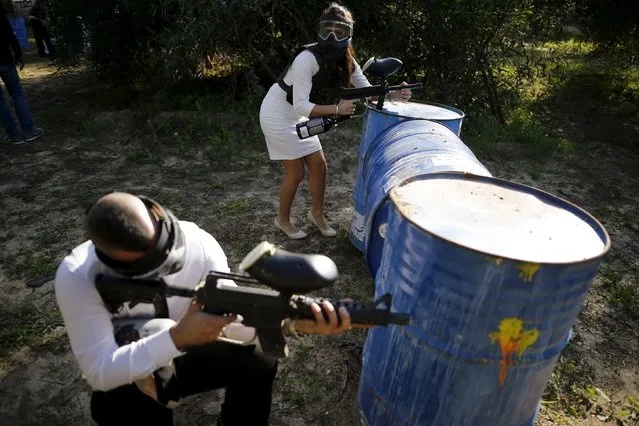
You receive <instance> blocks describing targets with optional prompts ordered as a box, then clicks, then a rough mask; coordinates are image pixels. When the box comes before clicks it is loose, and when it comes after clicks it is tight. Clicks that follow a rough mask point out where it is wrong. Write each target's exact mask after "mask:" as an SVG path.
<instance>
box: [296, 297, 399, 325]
mask: <svg viewBox="0 0 639 426" xmlns="http://www.w3.org/2000/svg"><path fill="white" fill-rule="evenodd" d="M324 301H328V302H330V303H331V304H332V305H333V306H334V307H335V310H338V309H339V308H341V307H345V308H346V309H347V310H348V313H349V315H350V317H351V323H353V324H362V325H389V324H395V325H409V324H410V317H409V316H408V315H407V314H402V313H396V312H391V311H390V309H381V308H379V307H378V306H377V305H375V304H372V303H358V302H349V301H344V300H335V299H323V298H313V297H308V296H293V297H292V302H293V303H291V309H290V311H289V312H288V316H289V317H290V318H291V319H314V318H315V316H314V315H313V311H312V310H311V305H312V304H313V302H315V303H317V304H319V305H320V306H321V304H322V302H324ZM322 312H324V311H322ZM338 321H339V316H338Z"/></svg>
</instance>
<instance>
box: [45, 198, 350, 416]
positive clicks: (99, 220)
mask: <svg viewBox="0 0 639 426" xmlns="http://www.w3.org/2000/svg"><path fill="white" fill-rule="evenodd" d="M87 233H88V236H89V240H88V241H86V242H84V243H82V244H80V245H79V246H78V247H76V248H75V249H73V251H72V252H71V253H70V254H69V255H68V256H67V257H66V258H65V259H64V260H63V261H62V263H61V264H60V266H59V267H58V270H57V273H56V278H55V294H56V300H57V302H58V306H59V308H60V312H61V313H62V318H63V319H64V323H65V326H66V329H67V333H68V336H69V340H70V343H71V348H72V350H73V353H74V355H75V357H76V359H77V361H78V364H79V367H80V370H81V371H82V373H83V374H84V376H85V377H86V380H87V382H88V383H89V384H90V385H91V388H92V396H91V414H92V418H93V419H94V420H95V421H96V422H97V423H98V424H100V425H111V424H123V423H124V424H129V423H137V424H153V425H154V426H155V425H172V424H173V416H172V410H171V409H170V408H167V406H166V401H159V399H158V394H159V390H160V389H155V385H157V384H159V382H158V380H157V375H158V372H160V371H164V372H166V371H167V370H168V371H169V372H171V371H174V372H175V374H173V375H172V376H171V378H170V381H169V382H168V383H170V384H171V387H172V389H174V390H175V389H177V393H178V396H177V399H178V400H179V398H180V397H186V396H190V395H194V394H197V393H201V392H205V391H208V390H212V389H218V388H225V389H226V394H225V402H224V404H223V405H222V412H221V416H220V420H219V421H218V424H223V425H236V424H237V425H240V424H241V425H246V424H251V425H262V424H264V425H266V424H268V418H269V415H270V406H271V391H272V385H273V380H274V379H275V375H276V372H277V362H276V360H274V359H271V358H266V357H264V356H262V355H261V354H260V353H259V351H256V350H255V348H256V343H257V338H256V332H255V329H254V328H251V327H246V326H243V325H242V324H240V323H239V322H237V321H236V316H224V317H222V316H215V315H210V314H208V313H205V312H203V311H202V310H201V306H199V305H198V304H196V303H195V302H193V301H192V300H189V299H187V298H183V297H169V298H166V299H164V300H163V301H162V302H163V303H160V304H157V305H153V304H150V303H139V304H135V305H133V304H130V303H125V304H124V305H123V306H121V307H120V309H118V310H117V312H112V311H111V310H109V309H108V308H107V304H105V301H104V300H103V299H102V297H101V295H100V293H98V291H97V290H96V287H95V285H94V278H95V276H96V275H97V274H99V273H106V274H110V275H121V276H126V277H133V278H143V279H160V278H161V279H163V280H164V281H165V282H166V283H167V284H170V285H172V286H179V287H185V288H194V287H195V286H196V285H197V284H199V283H200V282H201V281H202V280H203V279H205V277H206V275H207V273H208V272H209V271H211V270H215V271H219V272H230V269H229V266H228V264H227V259H226V256H225V254H224V252H223V250H222V248H221V247H220V245H219V244H218V243H217V241H216V240H215V239H214V238H213V237H212V236H211V235H210V234H208V233H207V232H206V231H204V230H202V229H201V228H199V227H198V226H197V225H196V224H194V223H192V222H185V221H178V220H177V219H176V218H175V217H174V216H173V214H172V213H171V212H170V211H169V210H166V209H164V208H162V207H161V206H160V205H159V204H158V203H156V202H155V201H153V200H151V199H148V198H146V197H138V196H135V195H132V194H128V193H124V192H112V193H109V194H106V195H104V196H102V197H101V198H99V199H98V200H97V201H96V202H95V203H94V204H93V205H92V206H91V207H90V208H89V209H88V210H87ZM229 283H230V284H234V283H233V282H232V281H231V282H229ZM312 309H313V313H314V314H315V321H313V320H303V321H299V320H298V321H297V322H296V325H295V328H296V330H297V331H299V332H300V333H305V334H323V335H328V334H335V333H340V332H343V331H345V330H348V329H350V327H351V323H350V317H349V315H348V312H347V311H346V310H345V309H344V308H340V310H339V314H337V313H336V311H335V309H334V308H333V306H331V305H330V304H328V303H327V304H325V305H323V307H322V308H320V307H319V306H317V305H314V306H313V307H312ZM322 309H323V310H324V315H326V317H327V318H328V321H327V320H325V319H324V315H323V314H322ZM160 311H164V312H160ZM338 315H339V319H340V321H338V318H337V317H338ZM154 316H155V317H158V316H160V317H162V316H164V317H168V318H169V319H170V320H172V321H170V320H165V321H169V327H166V328H164V329H163V330H161V331H158V332H153V333H146V334H147V335H146V337H141V338H139V339H138V340H134V341H130V342H129V341H126V342H125V343H123V342H122V341H120V344H118V341H116V335H115V334H117V333H118V329H117V327H114V323H116V324H117V322H118V321H121V319H122V318H131V317H154ZM289 327H290V324H289V323H287V322H286V321H285V324H283V327H282V328H283V332H284V335H288V333H289ZM293 331H294V332H295V330H293ZM220 336H223V337H226V338H229V339H233V340H239V341H241V342H243V345H240V344H231V343H225V342H215V341H216V340H217V339H218V337H220ZM212 342H215V343H212ZM187 349H188V350H187ZM163 377H165V376H163ZM165 383H166V382H165ZM156 391H158V392H156ZM173 399H176V398H173ZM160 402H164V403H165V405H162V404H160ZM139 422H142V423H139Z"/></svg>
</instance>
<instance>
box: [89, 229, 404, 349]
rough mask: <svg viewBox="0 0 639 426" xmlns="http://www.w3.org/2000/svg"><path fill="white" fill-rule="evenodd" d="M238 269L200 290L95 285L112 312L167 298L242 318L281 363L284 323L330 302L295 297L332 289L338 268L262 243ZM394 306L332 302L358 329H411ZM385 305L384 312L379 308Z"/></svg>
mask: <svg viewBox="0 0 639 426" xmlns="http://www.w3.org/2000/svg"><path fill="white" fill-rule="evenodd" d="M239 269H240V271H242V272H245V273H244V274H232V273H222V272H216V271H211V272H210V273H209V274H208V275H207V278H206V280H205V281H203V282H202V283H200V284H199V285H198V286H197V287H196V288H195V289H187V288H181V287H176V286H171V285H167V284H166V283H164V282H163V281H162V280H158V281H152V280H137V279H130V278H122V277H114V276H108V275H103V274H100V275H98V276H97V277H96V279H95V285H96V288H97V290H98V292H99V293H100V295H101V296H102V299H103V300H104V301H105V303H106V304H107V308H108V309H109V310H110V311H111V312H113V313H116V312H118V311H119V309H120V308H121V307H122V305H123V303H125V302H129V307H133V306H134V305H135V304H137V303H153V302H154V301H156V300H157V296H158V295H164V296H167V297H171V296H180V297H188V298H193V299H194V300H196V301H197V302H198V303H200V304H202V305H203V306H204V308H203V310H204V311H205V312H208V313H211V314H215V315H224V314H238V315H241V316H242V317H243V318H244V321H243V324H244V325H246V326H249V327H254V328H255V329H256V330H257V336H258V338H259V341H260V346H261V347H262V351H263V352H264V354H265V355H267V356H271V357H276V358H282V357H286V356H288V348H287V346H286V341H285V339H284V335H283V334H282V325H281V324H282V320H284V319H285V318H290V319H314V318H315V317H314V315H313V312H312V311H311V304H312V303H313V302H316V303H321V302H322V301H323V300H326V299H316V298H312V297H308V296H303V295H300V294H296V293H308V292H310V291H313V290H319V289H322V288H326V287H329V286H331V285H332V284H333V283H334V282H335V280H336V279H337V266H336V265H335V263H334V262H333V261H332V260H331V259H330V258H328V257H327V256H323V255H318V254H298V253H292V252H288V251H285V250H282V249H279V248H277V247H275V246H274V245H272V244H270V243H268V242H267V241H263V242H262V243H260V244H259V245H258V246H257V247H255V248H254V249H253V250H251V252H250V253H248V254H247V255H246V257H245V258H244V260H242V262H241V263H240V266H239ZM218 280H233V281H234V282H235V283H245V284H251V285H266V286H268V287H270V289H266V288H258V287H248V286H234V285H231V284H228V283H224V282H219V281H218ZM391 301H392V298H391V295H390V294H385V295H383V296H382V297H380V298H379V299H378V300H377V301H375V302H374V303H372V304H365V303H358V302H346V301H339V300H330V302H331V303H332V304H333V306H335V309H338V308H339V307H341V306H344V307H346V308H347V310H348V312H349V314H350V317H351V322H352V323H353V324H366V325H389V324H397V325H408V324H409V323H410V319H409V316H408V315H406V314H400V313H393V312H391V311H390V307H391ZM382 302H384V304H385V305H386V307H385V308H381V307H380V304H381V303H382ZM322 312H323V311H322Z"/></svg>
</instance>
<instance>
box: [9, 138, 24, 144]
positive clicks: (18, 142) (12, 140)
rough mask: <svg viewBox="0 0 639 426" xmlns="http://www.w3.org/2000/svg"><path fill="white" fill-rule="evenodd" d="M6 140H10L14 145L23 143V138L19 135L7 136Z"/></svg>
mask: <svg viewBox="0 0 639 426" xmlns="http://www.w3.org/2000/svg"><path fill="white" fill-rule="evenodd" d="M7 142H11V143H12V144H14V145H22V144H23V143H24V138H23V137H21V136H9V137H8V138H7Z"/></svg>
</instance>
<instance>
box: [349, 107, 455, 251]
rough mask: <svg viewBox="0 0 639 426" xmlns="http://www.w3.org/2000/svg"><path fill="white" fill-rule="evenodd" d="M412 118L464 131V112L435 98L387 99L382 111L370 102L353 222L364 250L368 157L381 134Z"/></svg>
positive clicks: (355, 242) (353, 238) (355, 240)
mask: <svg viewBox="0 0 639 426" xmlns="http://www.w3.org/2000/svg"><path fill="white" fill-rule="evenodd" d="M412 120H432V121H436V122H438V123H441V124H443V125H444V126H446V127H448V128H449V129H451V131H453V132H455V133H456V134H457V136H459V134H460V133H461V127H462V122H463V120H464V112H463V111H461V110H459V109H457V108H454V107H451V106H448V105H442V104H438V103H434V102H385V103H384V108H383V109H382V110H381V111H378V110H377V109H376V108H375V106H374V105H367V112H366V115H365V116H364V123H363V126H362V138H361V141H360V145H359V152H358V162H357V176H356V179H355V190H354V191H353V219H352V222H351V242H352V243H353V245H354V246H355V247H356V248H357V249H358V250H360V251H362V252H363V251H364V250H365V247H366V244H365V241H364V237H365V214H364V211H365V210H364V207H365V201H364V198H363V197H364V192H363V189H364V186H365V183H364V178H363V175H364V158H365V157H366V155H367V153H368V151H369V150H370V149H371V148H372V147H373V146H374V145H375V144H376V140H377V138H378V137H379V135H380V134H382V133H384V132H385V131H387V130H388V129H390V128H392V127H393V126H396V125H398V124H400V123H403V122H406V121H412Z"/></svg>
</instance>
